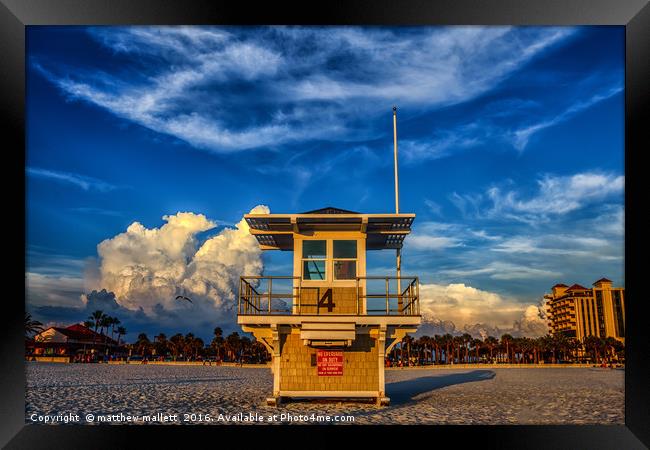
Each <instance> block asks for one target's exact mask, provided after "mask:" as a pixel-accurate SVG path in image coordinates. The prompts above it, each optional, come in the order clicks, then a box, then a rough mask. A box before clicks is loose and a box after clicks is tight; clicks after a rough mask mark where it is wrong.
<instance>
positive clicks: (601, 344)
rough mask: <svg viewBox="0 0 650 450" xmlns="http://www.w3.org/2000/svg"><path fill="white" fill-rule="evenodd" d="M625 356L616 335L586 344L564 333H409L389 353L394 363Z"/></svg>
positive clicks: (605, 360) (551, 360)
mask: <svg viewBox="0 0 650 450" xmlns="http://www.w3.org/2000/svg"><path fill="white" fill-rule="evenodd" d="M624 358H625V348H624V346H623V344H622V343H621V342H620V341H618V340H616V339H614V338H613V337H608V338H605V339H603V338H599V337H596V336H589V337H587V338H586V339H585V342H584V344H583V343H581V342H580V341H579V340H578V339H575V338H571V337H567V336H564V335H562V334H557V335H546V336H543V337H539V338H528V337H519V338H515V337H513V336H511V335H510V334H504V335H503V336H501V338H500V339H497V338H496V337H493V336H488V337H486V338H485V339H484V340H482V339H477V338H473V337H472V336H471V335H470V334H467V333H466V334H463V335H462V336H452V335H451V334H444V335H435V336H434V337H430V336H422V337H420V338H417V339H416V338H414V337H412V336H409V335H406V336H405V337H404V339H402V341H401V342H399V343H398V344H397V345H395V346H394V347H393V349H392V350H391V352H390V353H389V355H388V359H389V361H390V364H391V365H426V364H472V363H510V364H538V363H542V362H545V363H558V362H572V363H578V362H588V363H612V362H614V361H615V362H621V361H623V360H624Z"/></svg>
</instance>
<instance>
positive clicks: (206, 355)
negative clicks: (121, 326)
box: [126, 327, 270, 363]
mask: <svg viewBox="0 0 650 450" xmlns="http://www.w3.org/2000/svg"><path fill="white" fill-rule="evenodd" d="M126 348H127V350H128V351H129V354H130V355H132V356H133V355H135V356H139V357H142V358H151V359H171V360H173V361H201V360H206V359H213V360H215V361H231V362H246V363H264V362H266V361H268V360H270V355H269V354H268V352H267V351H266V347H265V346H264V344H262V343H261V342H258V341H256V340H254V339H253V340H251V339H250V338H248V337H246V336H240V335H239V333H237V332H233V333H231V334H229V335H228V336H227V337H224V336H223V330H222V329H221V328H219V327H217V328H215V329H214V337H213V338H212V341H211V342H209V343H205V342H204V341H203V339H201V338H200V337H196V336H194V334H193V333H187V334H185V335H183V334H181V333H177V334H175V335H173V336H171V337H169V338H168V337H167V336H166V335H165V334H164V333H160V334H158V335H157V336H154V338H153V340H150V339H149V337H148V336H147V335H146V334H145V333H141V334H140V335H138V338H137V340H136V341H135V342H133V343H132V344H126Z"/></svg>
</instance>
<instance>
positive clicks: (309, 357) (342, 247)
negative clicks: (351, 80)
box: [237, 108, 421, 405]
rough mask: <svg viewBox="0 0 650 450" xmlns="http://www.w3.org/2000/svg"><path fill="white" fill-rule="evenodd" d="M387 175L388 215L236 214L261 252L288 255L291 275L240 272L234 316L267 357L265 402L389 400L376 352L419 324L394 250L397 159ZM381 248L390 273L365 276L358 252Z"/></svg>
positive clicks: (400, 230)
mask: <svg viewBox="0 0 650 450" xmlns="http://www.w3.org/2000/svg"><path fill="white" fill-rule="evenodd" d="M393 111H394V113H393V124H394V127H395V129H396V125H395V124H396V119H395V108H394V109H393ZM395 163H397V138H396V132H395ZM395 182H396V183H395V193H396V205H395V206H396V208H395V209H396V212H395V213H388V214H360V213H357V212H352V211H346V210H343V209H338V208H332V207H327V208H323V209H319V210H315V211H308V212H305V213H300V214H247V215H245V216H244V218H245V220H246V222H247V223H248V225H249V228H250V233H251V234H253V235H254V236H255V237H256V238H257V241H258V242H259V245H260V247H261V248H262V249H263V250H280V251H292V252H293V274H292V275H287V276H257V277H251V276H242V277H241V278H240V285H239V300H238V317H237V323H238V324H240V325H241V326H242V328H243V330H244V331H245V332H249V333H253V335H254V336H255V337H256V339H257V340H259V341H260V342H261V343H263V344H264V345H265V346H266V348H267V349H268V351H269V352H270V353H271V355H272V370H273V394H272V397H270V398H269V399H268V400H267V402H268V403H269V404H271V405H276V404H278V403H279V402H280V401H281V400H282V399H283V398H310V397H311V398H313V397H321V398H339V399H341V398H348V399H359V398H365V399H374V400H376V402H377V404H378V405H387V404H388V403H389V399H388V398H387V397H386V392H385V382H384V365H385V356H386V354H387V353H388V352H389V351H390V350H391V348H392V347H393V346H394V345H395V344H396V343H397V342H400V341H401V339H402V338H403V337H404V336H405V335H406V334H407V333H414V332H415V331H416V329H417V326H418V325H419V324H420V321H421V316H420V305H419V280H418V277H415V276H406V277H403V276H401V267H400V266H401V255H400V249H401V248H402V244H403V241H404V238H405V237H406V235H408V234H409V233H410V232H411V224H412V223H413V220H414V219H415V214H400V213H399V200H398V199H399V196H398V188H397V186H398V185H397V164H395ZM385 249H395V250H396V253H397V267H396V269H397V271H396V275H395V276H367V274H366V253H367V252H368V251H371V250H385Z"/></svg>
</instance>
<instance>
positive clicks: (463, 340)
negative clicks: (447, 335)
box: [461, 333, 472, 363]
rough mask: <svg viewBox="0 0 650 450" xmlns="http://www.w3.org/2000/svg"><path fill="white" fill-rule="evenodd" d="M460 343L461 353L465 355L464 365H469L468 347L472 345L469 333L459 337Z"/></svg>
mask: <svg viewBox="0 0 650 450" xmlns="http://www.w3.org/2000/svg"><path fill="white" fill-rule="evenodd" d="M461 343H462V346H463V353H465V355H464V356H463V360H464V361H465V363H469V346H470V344H471V343H472V335H471V334H469V333H464V334H463V335H462V336H461Z"/></svg>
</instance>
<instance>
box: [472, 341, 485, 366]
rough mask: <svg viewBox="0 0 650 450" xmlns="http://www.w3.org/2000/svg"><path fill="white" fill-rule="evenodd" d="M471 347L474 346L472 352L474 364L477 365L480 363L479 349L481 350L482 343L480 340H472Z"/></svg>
mask: <svg viewBox="0 0 650 450" xmlns="http://www.w3.org/2000/svg"><path fill="white" fill-rule="evenodd" d="M472 346H474V351H475V352H476V359H475V360H474V362H475V363H476V364H478V363H479V361H480V358H479V352H480V350H481V348H483V341H482V340H480V339H472Z"/></svg>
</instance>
